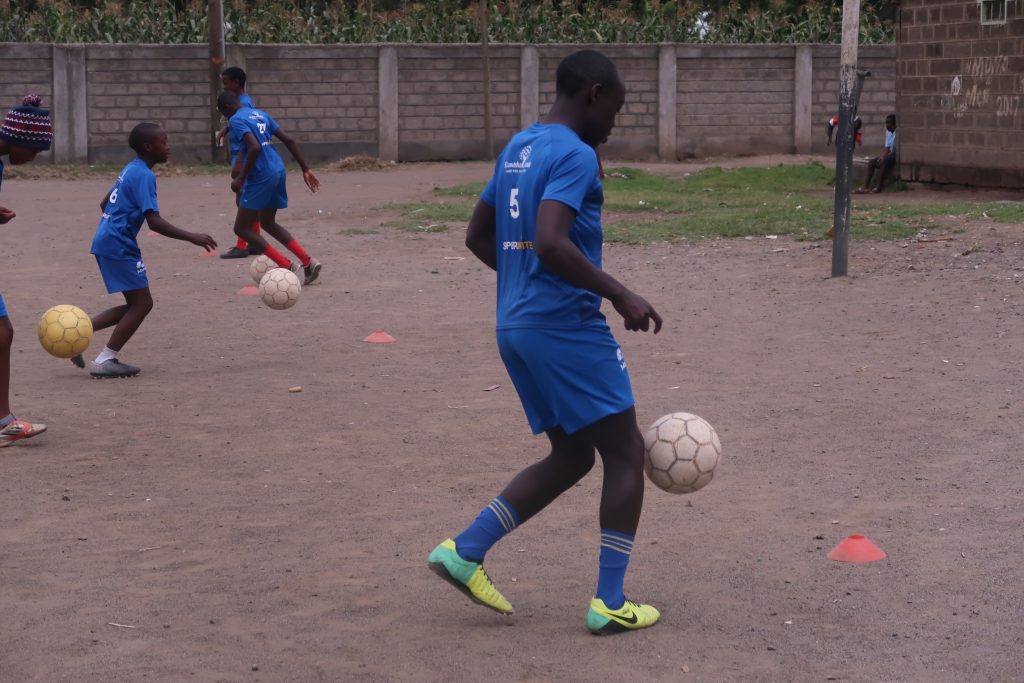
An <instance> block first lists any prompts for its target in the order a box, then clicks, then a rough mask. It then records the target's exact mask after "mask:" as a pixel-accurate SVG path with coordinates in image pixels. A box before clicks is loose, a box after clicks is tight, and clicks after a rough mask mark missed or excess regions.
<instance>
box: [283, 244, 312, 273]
mask: <svg viewBox="0 0 1024 683" xmlns="http://www.w3.org/2000/svg"><path fill="white" fill-rule="evenodd" d="M285 246H286V247H288V251H290V252H292V253H293V254H295V255H296V256H298V257H299V263H301V264H302V266H303V267H306V266H308V265H309V254H307V253H306V250H305V249H303V248H302V245H301V244H299V241H298V240H292V241H291V242H289V243H288V244H286V245H285Z"/></svg>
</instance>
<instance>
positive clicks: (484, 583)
mask: <svg viewBox="0 0 1024 683" xmlns="http://www.w3.org/2000/svg"><path fill="white" fill-rule="evenodd" d="M427 566H428V567H430V569H431V571H433V572H434V573H435V574H437V575H438V576H440V577H441V578H442V579H444V580H445V581H447V582H448V583H450V584H451V585H453V586H455V587H456V588H458V589H459V590H460V591H462V592H463V593H465V594H466V595H467V596H468V597H469V599H470V600H472V601H473V602H475V603H478V604H481V605H483V606H484V607H490V608H491V609H492V610H494V611H495V612H501V613H502V614H512V612H513V610H512V605H511V604H510V603H509V601H508V600H506V599H505V596H504V595H502V594H501V593H499V592H498V589H497V588H495V587H494V584H493V583H491V577H489V576H487V572H486V571H484V566H483V565H482V564H479V563H477V562H470V561H468V560H464V559H462V558H461V557H459V554H458V553H457V552H455V541H453V540H452V539H450V538H449V539H445V540H444V541H443V542H442V543H441V544H440V545H439V546H437V547H436V548H434V550H433V551H431V553H430V556H429V557H428V558H427Z"/></svg>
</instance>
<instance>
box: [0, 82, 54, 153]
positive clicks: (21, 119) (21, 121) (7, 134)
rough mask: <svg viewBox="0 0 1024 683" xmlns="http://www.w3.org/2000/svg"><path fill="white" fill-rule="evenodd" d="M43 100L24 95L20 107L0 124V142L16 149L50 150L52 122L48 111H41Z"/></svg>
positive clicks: (8, 113) (13, 110) (12, 111)
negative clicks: (2, 141)
mask: <svg viewBox="0 0 1024 683" xmlns="http://www.w3.org/2000/svg"><path fill="white" fill-rule="evenodd" d="M42 103H43V98H42V97H40V96H39V95H25V97H23V98H22V99H21V106H20V107H14V108H12V109H11V110H10V111H9V112H7V116H6V117H4V122H3V123H2V124H0V140H4V141H5V142H7V143H8V144H11V145H15V146H17V147H28V148H29V149H50V142H52V141H53V122H52V121H51V120H50V112H49V110H48V109H41V108H40V105H41V104H42Z"/></svg>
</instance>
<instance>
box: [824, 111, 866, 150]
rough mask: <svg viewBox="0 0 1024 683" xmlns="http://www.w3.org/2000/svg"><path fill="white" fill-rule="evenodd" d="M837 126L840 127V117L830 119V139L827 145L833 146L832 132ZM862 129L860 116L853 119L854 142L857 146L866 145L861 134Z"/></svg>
mask: <svg viewBox="0 0 1024 683" xmlns="http://www.w3.org/2000/svg"><path fill="white" fill-rule="evenodd" d="M837 126H839V117H838V116H833V117H832V118H830V119H829V120H828V139H827V140H826V141H825V144H826V145H831V144H832V131H834V130H835V129H836V127H837ZM860 127H861V120H860V117H859V116H855V117H853V142H854V145H855V146H856V145H862V144H864V140H863V138H862V134H861V132H860Z"/></svg>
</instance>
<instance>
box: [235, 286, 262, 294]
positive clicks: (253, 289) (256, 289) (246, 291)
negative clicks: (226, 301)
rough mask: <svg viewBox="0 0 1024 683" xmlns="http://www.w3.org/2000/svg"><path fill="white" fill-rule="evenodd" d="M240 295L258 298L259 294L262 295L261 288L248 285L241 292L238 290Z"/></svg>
mask: <svg viewBox="0 0 1024 683" xmlns="http://www.w3.org/2000/svg"><path fill="white" fill-rule="evenodd" d="M238 293H239V294H240V295H241V296H256V295H257V294H259V293H260V288H259V287H257V286H256V285H246V286H245V287H242V288H241V289H240V290H238Z"/></svg>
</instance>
